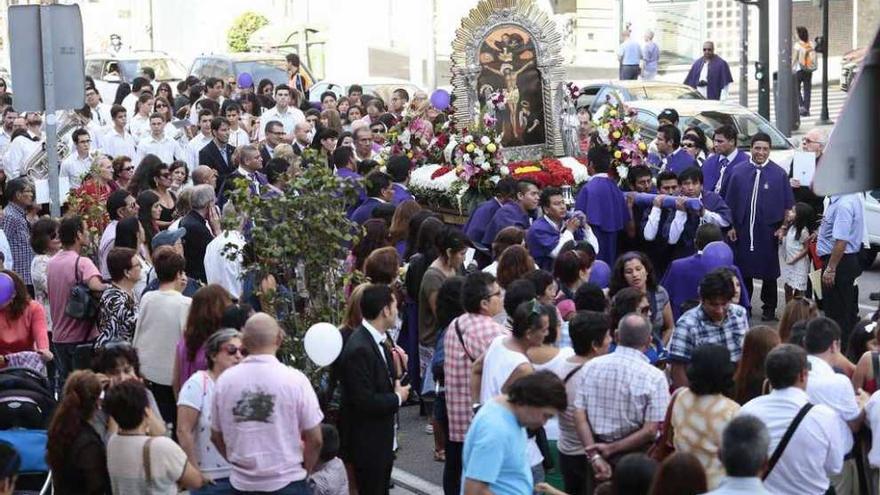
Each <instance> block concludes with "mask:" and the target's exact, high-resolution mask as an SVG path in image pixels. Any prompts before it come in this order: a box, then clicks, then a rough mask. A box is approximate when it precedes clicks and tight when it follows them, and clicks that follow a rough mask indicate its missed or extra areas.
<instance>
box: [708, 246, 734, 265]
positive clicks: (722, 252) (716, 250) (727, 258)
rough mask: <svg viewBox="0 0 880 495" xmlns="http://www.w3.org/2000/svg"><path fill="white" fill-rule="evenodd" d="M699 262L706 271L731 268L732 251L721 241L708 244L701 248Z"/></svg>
mask: <svg viewBox="0 0 880 495" xmlns="http://www.w3.org/2000/svg"><path fill="white" fill-rule="evenodd" d="M701 261H702V262H703V267H704V268H706V270H714V269H716V268H721V267H723V266H731V265H733V251H732V250H731V249H730V246H728V245H727V244H726V243H725V242H723V241H715V242H710V243H709V244H707V245H706V247H705V248H703V256H702V257H701Z"/></svg>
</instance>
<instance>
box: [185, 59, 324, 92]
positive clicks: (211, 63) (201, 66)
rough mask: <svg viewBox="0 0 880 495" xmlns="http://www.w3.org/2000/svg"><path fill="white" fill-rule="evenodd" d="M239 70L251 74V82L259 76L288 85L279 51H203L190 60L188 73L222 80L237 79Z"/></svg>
mask: <svg viewBox="0 0 880 495" xmlns="http://www.w3.org/2000/svg"><path fill="white" fill-rule="evenodd" d="M300 69H301V70H303V71H305V73H306V74H307V75H308V76H309V77H311V76H312V73H311V72H310V71H309V68H308V67H306V66H305V65H302V66H301V67H300ZM242 72H247V73H249V74H250V75H251V77H253V79H254V84H257V83H259V82H260V80H261V79H268V80H270V81H272V83H273V84H275V85H278V84H282V83H283V84H287V82H288V75H287V59H286V58H285V57H284V55H281V54H280V53H269V52H243V53H212V54H203V55H199V56H198V57H196V58H195V60H193V63H192V66H190V69H189V75H191V76H196V77H198V78H199V79H207V78H209V77H218V78H220V79H223V80H224V81H226V80H229V79H232V78H236V79H237V78H238V75H239V74H241V73H242Z"/></svg>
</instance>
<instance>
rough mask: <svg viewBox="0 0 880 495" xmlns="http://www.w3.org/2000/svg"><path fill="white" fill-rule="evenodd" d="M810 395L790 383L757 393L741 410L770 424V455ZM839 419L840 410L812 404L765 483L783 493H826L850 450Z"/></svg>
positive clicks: (782, 494)
mask: <svg viewBox="0 0 880 495" xmlns="http://www.w3.org/2000/svg"><path fill="white" fill-rule="evenodd" d="M808 381H809V379H808ZM808 399H809V397H808V396H807V393H806V392H805V391H804V390H802V389H800V388H797V387H788V388H784V389H780V390H774V391H772V392H770V393H769V394H768V395H762V396H760V397H756V398H754V399H752V400H750V401H749V402H747V403H746V404H745V405H743V407H742V409H740V410H739V415H743V414H750V415H752V416H755V417H757V418H758V419H760V420H761V421H762V422H763V423H764V425H765V426H766V427H767V430H768V432H769V433H770V446H769V447H768V450H767V456H768V458H769V457H770V456H771V455H773V451H774V450H775V449H776V446H777V445H778V444H779V442H780V441H781V440H782V436H783V435H784V434H785V431H786V430H787V429H788V426H789V425H790V424H791V422H792V420H794V417H795V416H796V415H797V413H798V411H800V409H801V407H803V406H804V404H806V403H807V400H808ZM839 421H840V418H838V416H837V413H835V412H834V410H832V409H831V408H829V407H828V406H826V405H823V404H817V405H815V406H813V408H812V409H810V412H809V413H807V415H806V416H805V417H804V419H803V421H802V422H801V424H800V425H798V427H797V430H796V431H795V432H794V435H792V437H791V441H789V443H788V446H787V447H786V448H785V452H784V453H783V454H782V457H780V458H779V462H777V463H776V466H775V467H774V468H773V471H771V472H770V476H768V477H767V479H766V480H765V481H764V486H766V487H767V489H768V490H769V491H771V492H772V493H777V494H780V495H786V494H790V495H824V493H825V492H826V491H827V490H828V487H829V486H830V485H831V481H830V479H829V476H831V475H835V474H838V473H840V472H841V470H842V469H843V456H844V455H846V453H847V452H846V450H845V449H844V441H843V438H841V435H840V429H839V423H838V422H839Z"/></svg>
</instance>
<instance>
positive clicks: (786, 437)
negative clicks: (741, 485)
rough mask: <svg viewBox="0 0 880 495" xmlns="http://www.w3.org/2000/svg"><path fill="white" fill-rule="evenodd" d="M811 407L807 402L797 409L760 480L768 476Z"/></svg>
mask: <svg viewBox="0 0 880 495" xmlns="http://www.w3.org/2000/svg"><path fill="white" fill-rule="evenodd" d="M812 408H813V404H810V403H809V402H807V403H806V404H804V407H802V408H801V410H800V411H798V413H797V416H795V417H794V419H793V420H792V421H791V424H790V425H788V429H786V430H785V434H784V435H782V440H780V441H779V445H777V446H776V448H775V449H773V455H771V456H770V461H769V462H768V463H767V470H766V471H764V475H763V476H761V481H764V480H766V479H767V477H768V476H770V472H771V471H773V468H774V467H776V463H777V462H779V459H780V458H781V457H782V453H783V452H785V447H786V446H787V445H788V442H789V441H790V440H791V437H792V436H794V432H795V430H797V427H798V426H799V425H800V424H801V421H803V420H804V418H805V417H806V416H807V413H808V412H810V409H812Z"/></svg>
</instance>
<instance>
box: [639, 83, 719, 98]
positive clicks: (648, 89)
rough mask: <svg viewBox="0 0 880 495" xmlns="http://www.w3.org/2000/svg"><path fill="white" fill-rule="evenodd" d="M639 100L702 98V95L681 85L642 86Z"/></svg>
mask: <svg viewBox="0 0 880 495" xmlns="http://www.w3.org/2000/svg"><path fill="white" fill-rule="evenodd" d="M640 90H641V91H639V92H638V93H641V94H640V96H639V99H640V100H702V99H703V97H702V96H701V95H700V93H697V92H696V91H694V90H693V89H691V88H683V87H681V86H643V87H641V88H640Z"/></svg>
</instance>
